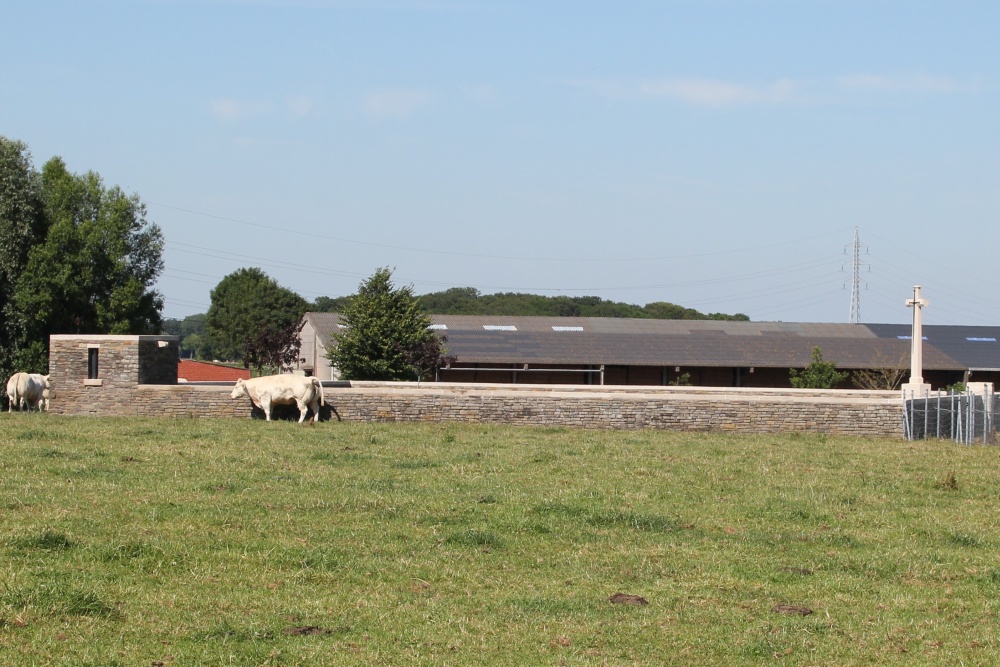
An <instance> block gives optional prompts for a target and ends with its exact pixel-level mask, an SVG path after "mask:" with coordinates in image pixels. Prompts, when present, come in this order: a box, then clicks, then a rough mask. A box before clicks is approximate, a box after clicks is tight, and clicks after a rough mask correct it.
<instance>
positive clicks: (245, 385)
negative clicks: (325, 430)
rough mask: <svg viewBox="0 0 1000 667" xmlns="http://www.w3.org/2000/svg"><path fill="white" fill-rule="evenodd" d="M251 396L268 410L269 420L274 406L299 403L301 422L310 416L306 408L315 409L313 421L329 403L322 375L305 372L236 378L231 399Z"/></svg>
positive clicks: (259, 405) (267, 416)
mask: <svg viewBox="0 0 1000 667" xmlns="http://www.w3.org/2000/svg"><path fill="white" fill-rule="evenodd" d="M242 396H249V397H250V400H251V401H253V404H254V405H256V406H257V407H258V408H260V409H261V410H263V411H264V416H265V417H266V418H267V421H271V406H272V405H291V404H293V403H294V404H296V405H297V406H298V408H299V423H300V424H301V423H302V422H303V421H305V419H306V408H309V409H310V410H312V411H313V421H314V422H318V421H319V407H320V406H321V405H325V404H326V399H325V398H324V397H323V385H322V384H321V383H320V381H319V378H315V377H305V376H303V375H290V374H282V375H265V376H263V377H259V378H251V379H249V380H244V379H243V378H240V379H239V380H237V381H236V387H234V388H233V393H232V394H230V395H229V397H230V398H240V397H242Z"/></svg>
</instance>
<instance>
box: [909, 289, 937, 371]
mask: <svg viewBox="0 0 1000 667" xmlns="http://www.w3.org/2000/svg"><path fill="white" fill-rule="evenodd" d="M930 303H931V302H930V301H928V300H927V299H921V298H920V285H914V286H913V298H912V299H907V300H906V305H907V307H909V308H913V331H912V335H911V336H910V338H911V341H910V381H909V382H908V383H907V385H904V388H905V387H906V386H909V387H910V388H912V389H917V388H918V387H919V386H921V385H923V384H924V358H923V352H924V350H923V340H924V334H923V323H922V322H921V314H922V311H923V308H924V307H925V306H929V305H930ZM928 389H929V388H928Z"/></svg>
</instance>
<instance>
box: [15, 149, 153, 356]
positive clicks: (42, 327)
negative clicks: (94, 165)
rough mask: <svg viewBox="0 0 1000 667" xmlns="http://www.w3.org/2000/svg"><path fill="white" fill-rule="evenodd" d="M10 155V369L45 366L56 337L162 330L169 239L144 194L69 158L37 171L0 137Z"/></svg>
mask: <svg viewBox="0 0 1000 667" xmlns="http://www.w3.org/2000/svg"><path fill="white" fill-rule="evenodd" d="M0 154H2V155H3V156H4V157H3V158H0V163H2V164H3V166H2V167H0V170H2V171H3V172H4V176H3V177H0V180H2V181H3V185H2V186H0V210H2V211H3V213H2V214H0V237H2V238H0V241H2V244H0V245H2V249H0V255H2V256H3V259H2V260H0V263H2V264H3V271H4V273H3V277H2V278H0V289H2V288H7V289H2V291H3V292H4V294H5V296H4V297H3V298H6V299H7V301H6V303H5V304H4V308H3V311H2V313H3V314H2V316H3V318H4V321H3V326H2V327H0V329H2V330H3V331H4V336H5V337H6V341H5V342H6V343H7V346H6V349H7V352H6V358H7V362H6V363H7V364H8V365H12V366H14V367H15V368H16V369H17V370H38V371H41V370H43V369H44V368H45V367H46V366H47V362H48V358H47V357H48V340H49V335H51V334H54V333H83V334H96V333H105V334H145V333H155V332H157V331H159V327H160V322H161V315H160V313H161V311H162V309H163V299H162V297H161V296H160V295H159V294H158V293H157V292H156V291H155V290H153V289H152V286H153V284H154V283H155V282H156V278H157V277H158V276H159V274H160V272H161V271H162V270H163V259H162V254H163V235H162V233H161V231H160V228H159V227H158V226H157V225H155V224H153V223H151V222H149V221H148V220H147V219H146V207H145V205H144V204H143V203H142V201H141V200H140V199H139V196H138V195H135V194H133V195H127V194H126V193H125V192H123V191H122V190H121V188H119V187H117V186H114V187H105V185H104V183H103V181H102V179H101V177H100V176H99V175H98V174H96V173H95V172H87V173H85V174H73V173H71V172H70V171H69V170H68V169H67V167H66V164H65V163H64V162H63V161H62V159H60V158H52V159H51V160H49V161H48V162H47V163H46V164H45V166H44V167H43V168H42V171H41V173H38V172H35V171H34V169H33V168H32V167H31V164H30V156H29V155H28V153H27V150H26V149H25V148H24V146H23V144H20V143H18V142H11V141H9V140H0ZM11 174H16V175H17V178H9V177H8V176H10V175H11Z"/></svg>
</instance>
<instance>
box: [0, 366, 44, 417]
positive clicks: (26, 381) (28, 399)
mask: <svg viewBox="0 0 1000 667" xmlns="http://www.w3.org/2000/svg"><path fill="white" fill-rule="evenodd" d="M50 388H51V385H50V384H49V376H48V375H41V374H39V373H14V374H13V375H11V376H10V379H9V380H7V399H8V401H9V402H8V404H7V412H12V411H13V410H14V406H15V405H16V406H17V411H18V412H20V411H21V410H29V411H30V410H31V409H32V408H35V409H36V410H42V409H45V410H47V409H48V407H49V400H48V399H49V396H48V394H49V389H50Z"/></svg>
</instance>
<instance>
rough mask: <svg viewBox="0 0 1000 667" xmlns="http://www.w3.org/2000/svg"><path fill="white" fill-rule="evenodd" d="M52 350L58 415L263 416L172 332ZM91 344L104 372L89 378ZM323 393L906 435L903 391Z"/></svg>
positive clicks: (644, 419)
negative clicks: (183, 358) (181, 374)
mask: <svg viewBox="0 0 1000 667" xmlns="http://www.w3.org/2000/svg"><path fill="white" fill-rule="evenodd" d="M50 349H51V351H50V358H49V372H50V374H51V378H52V384H53V393H52V401H51V411H52V412H53V413H57V414H63V415H105V416H151V417H229V418H247V417H251V416H262V413H260V411H259V410H253V409H252V406H251V405H250V401H249V400H248V399H246V398H241V399H236V400H233V399H230V398H229V395H230V393H231V392H232V385H231V384H222V383H217V384H177V338H176V337H174V336H53V337H52V340H51V341H50ZM92 349H97V350H98V352H97V354H98V358H99V372H98V377H97V378H88V355H89V354H90V352H89V350H92ZM325 393H326V398H327V403H328V404H329V405H330V407H328V408H325V409H324V411H323V415H322V417H323V418H324V419H334V420H336V419H339V420H343V421H367V422H409V421H423V422H438V423H445V422H468V423H489V424H519V425H525V426H571V427H578V428H601V429H637V428H657V429H670V430H681V431H723V432H732V433H779V432H810V433H831V434H844V435H858V436H883V437H901V436H902V397H901V395H900V394H899V393H898V392H879V391H845V390H827V391H823V390H808V389H759V388H747V387H739V388H729V387H673V386H670V387H659V386H657V387H639V386H594V385H537V384H532V385H511V384H495V385H489V384H482V383H464V384H463V383H429V384H422V385H419V386H418V385H415V384H413V383H404V382H354V383H351V384H350V386H336V387H326V388H325ZM290 412H291V413H294V414H295V416H297V412H296V411H295V410H294V408H293V409H292V410H291V411H290ZM287 413H288V411H286V414H287Z"/></svg>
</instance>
